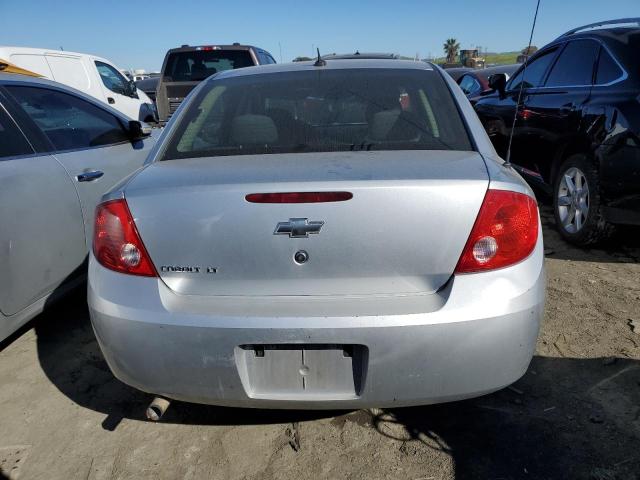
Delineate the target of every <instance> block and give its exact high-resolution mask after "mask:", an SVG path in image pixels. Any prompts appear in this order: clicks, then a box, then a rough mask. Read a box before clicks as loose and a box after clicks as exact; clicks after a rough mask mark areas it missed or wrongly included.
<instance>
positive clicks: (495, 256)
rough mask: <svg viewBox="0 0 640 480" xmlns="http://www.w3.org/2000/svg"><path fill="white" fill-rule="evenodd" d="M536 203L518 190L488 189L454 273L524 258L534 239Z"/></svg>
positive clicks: (534, 241)
mask: <svg viewBox="0 0 640 480" xmlns="http://www.w3.org/2000/svg"><path fill="white" fill-rule="evenodd" d="M538 228H539V226H538V206H537V204H536V201H535V200H534V199H533V198H531V197H530V196H528V195H524V194H522V193H516V192H509V191H506V190H488V191H487V194H486V195H485V197H484V201H483V202H482V206H481V207H480V212H479V213H478V217H477V218H476V223H475V224H474V225H473V229H472V230H471V235H469V239H468V240H467V244H466V245H465V247H464V250H463V251H462V255H461V256H460V260H458V266H457V267H456V270H455V272H456V273H472V272H481V271H486V270H494V269H496V268H503V267H508V266H509V265H513V264H515V263H518V262H520V261H521V260H524V259H525V258H527V257H528V256H529V255H530V254H531V252H532V251H533V249H534V247H535V246H536V242H537V241H538Z"/></svg>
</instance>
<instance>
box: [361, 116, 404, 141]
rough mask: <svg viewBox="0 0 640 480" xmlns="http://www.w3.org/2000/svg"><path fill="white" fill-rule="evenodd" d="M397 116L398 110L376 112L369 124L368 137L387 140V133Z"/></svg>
mask: <svg viewBox="0 0 640 480" xmlns="http://www.w3.org/2000/svg"><path fill="white" fill-rule="evenodd" d="M399 116H400V110H385V111H383V112H378V113H376V114H375V115H374V116H373V117H372V119H371V125H369V135H368V136H369V138H370V139H371V140H377V141H380V142H383V141H385V140H387V135H389V132H390V131H391V129H392V128H393V126H394V125H395V124H396V121H397V120H398V117H399Z"/></svg>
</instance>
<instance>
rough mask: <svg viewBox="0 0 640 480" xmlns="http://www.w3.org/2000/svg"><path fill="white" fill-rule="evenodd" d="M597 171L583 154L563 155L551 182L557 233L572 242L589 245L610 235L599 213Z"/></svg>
mask: <svg viewBox="0 0 640 480" xmlns="http://www.w3.org/2000/svg"><path fill="white" fill-rule="evenodd" d="M599 187H600V185H599V180H598V171H597V170H596V168H595V166H594V165H593V163H592V162H591V160H590V159H589V157H588V156H587V155H585V154H582V153H579V154H575V155H572V156H570V157H569V158H567V159H566V160H565V161H564V162H563V164H562V165H561V166H560V168H559V170H558V176H557V177H556V179H555V182H554V189H553V193H554V195H553V210H554V214H555V218H556V225H557V226H558V230H559V231H560V234H561V235H562V236H563V237H564V238H565V239H566V240H568V241H569V242H571V243H574V244H576V245H591V244H594V243H597V242H599V241H601V240H603V239H604V238H607V237H608V236H610V235H611V233H612V231H613V227H612V225H611V224H609V223H607V222H606V221H605V219H604V216H603V215H602V205H601V198H600V189H599Z"/></svg>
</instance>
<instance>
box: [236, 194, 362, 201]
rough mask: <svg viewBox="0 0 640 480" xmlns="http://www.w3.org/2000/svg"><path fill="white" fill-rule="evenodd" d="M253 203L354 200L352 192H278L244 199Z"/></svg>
mask: <svg viewBox="0 0 640 480" xmlns="http://www.w3.org/2000/svg"><path fill="white" fill-rule="evenodd" d="M244 198H245V200H246V201H247V202H251V203H323V202H345V201H347V200H351V199H352V198H353V194H352V193H351V192H282V193H281V192H277V193H250V194H249V195H247V196H246V197H244Z"/></svg>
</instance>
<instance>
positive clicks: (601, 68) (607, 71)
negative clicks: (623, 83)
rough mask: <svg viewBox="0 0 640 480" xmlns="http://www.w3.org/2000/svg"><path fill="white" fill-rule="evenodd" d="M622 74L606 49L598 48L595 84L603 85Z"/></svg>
mask: <svg viewBox="0 0 640 480" xmlns="http://www.w3.org/2000/svg"><path fill="white" fill-rule="evenodd" d="M622 74H623V72H622V70H621V69H620V66H619V65H618V64H617V63H616V61H615V60H614V59H613V57H612V56H611V55H610V54H609V52H607V50H606V48H604V47H600V59H599V60H598V70H597V72H596V84H597V85H604V84H607V83H610V82H613V81H614V80H617V79H618V78H620V77H621V76H622Z"/></svg>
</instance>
